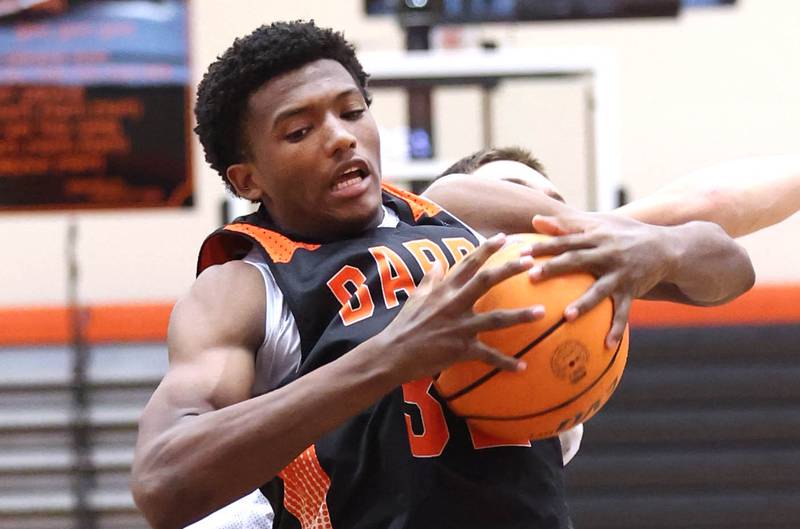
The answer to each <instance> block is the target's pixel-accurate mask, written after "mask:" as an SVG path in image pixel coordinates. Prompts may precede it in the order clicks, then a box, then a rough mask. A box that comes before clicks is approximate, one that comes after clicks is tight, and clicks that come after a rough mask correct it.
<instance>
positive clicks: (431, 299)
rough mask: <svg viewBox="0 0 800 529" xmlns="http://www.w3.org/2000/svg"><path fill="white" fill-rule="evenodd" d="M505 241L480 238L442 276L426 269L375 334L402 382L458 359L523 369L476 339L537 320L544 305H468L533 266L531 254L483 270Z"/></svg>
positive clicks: (518, 362) (502, 237) (438, 271)
mask: <svg viewBox="0 0 800 529" xmlns="http://www.w3.org/2000/svg"><path fill="white" fill-rule="evenodd" d="M504 243H505V235H503V234H499V235H496V236H494V237H492V238H491V239H489V240H488V241H486V242H484V243H483V244H482V245H481V246H479V247H478V248H477V249H476V250H475V251H474V252H472V253H471V254H470V255H468V256H467V257H465V258H464V260H463V261H461V262H460V263H458V264H457V265H455V266H454V267H453V269H452V270H451V271H450V273H448V274H447V275H445V274H444V272H443V271H442V268H441V267H440V266H438V265H437V266H435V267H434V268H433V269H431V270H430V271H429V272H428V273H427V274H426V275H425V278H424V279H423V280H422V282H421V283H420V285H419V286H418V287H417V289H416V290H415V291H414V293H413V294H412V295H411V296H410V298H409V299H408V301H406V303H405V304H404V305H403V308H402V309H401V310H400V312H399V314H398V315H397V317H396V318H395V319H394V320H393V321H392V323H391V324H389V325H388V326H387V327H386V329H385V330H384V331H383V332H382V333H381V334H380V335H379V336H381V337H382V338H383V339H385V340H387V342H388V344H390V347H389V348H388V350H391V351H392V359H393V361H394V362H395V365H394V369H395V370H396V373H398V374H399V376H400V377H401V378H402V379H403V381H408V380H415V379H417V378H420V377H423V376H426V375H433V374H435V373H438V372H440V371H441V370H442V369H444V368H446V367H448V366H449V365H450V364H452V363H454V362H457V361H462V360H479V361H482V362H486V363H487V364H490V365H492V366H494V367H497V368H499V369H503V370H511V371H514V370H517V371H519V370H522V369H525V362H523V361H521V360H518V359H516V358H513V357H510V356H507V355H505V354H503V353H501V352H499V351H496V350H495V349H492V348H490V347H488V346H486V345H485V344H483V343H482V342H480V341H479V340H478V339H477V334H478V333H479V332H483V331H489V330H495V329H500V328H504V327H510V326H512V325H518V324H520V323H527V322H531V321H535V320H538V319H541V318H542V317H543V316H544V307H542V306H541V305H536V306H533V307H530V308H524V309H509V310H495V311H490V312H486V313H481V314H476V313H475V312H473V305H474V304H475V302H476V301H477V300H478V298H480V297H481V296H482V295H483V294H485V293H486V292H487V291H488V290H489V289H490V288H492V287H493V286H495V285H497V284H498V283H500V282H501V281H503V280H505V279H508V278H509V277H512V276H514V275H516V274H519V273H522V272H524V271H526V270H528V269H530V268H531V266H533V263H534V261H533V259H532V258H531V257H530V256H521V257H520V259H517V260H512V261H509V262H507V263H505V264H502V265H499V266H496V267H485V268H482V266H483V264H484V263H485V262H486V260H487V259H488V258H489V257H490V256H491V255H492V254H494V253H495V252H497V250H499V249H500V248H501V247H502V246H503V244H504Z"/></svg>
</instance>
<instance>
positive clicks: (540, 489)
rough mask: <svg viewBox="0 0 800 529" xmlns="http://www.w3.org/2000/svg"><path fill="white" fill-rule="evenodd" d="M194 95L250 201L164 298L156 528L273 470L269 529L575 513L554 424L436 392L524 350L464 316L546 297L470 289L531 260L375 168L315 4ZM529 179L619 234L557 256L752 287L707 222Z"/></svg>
mask: <svg viewBox="0 0 800 529" xmlns="http://www.w3.org/2000/svg"><path fill="white" fill-rule="evenodd" d="M196 114H197V119H198V127H197V131H198V134H199V136H200V139H201V142H202V144H203V146H204V149H205V153H206V159H207V160H208V162H209V163H210V164H211V166H212V167H213V168H214V169H216V170H217V171H218V172H219V173H220V174H221V175H222V177H223V179H224V180H225V181H226V183H227V184H228V185H229V186H231V187H232V189H233V190H234V191H235V192H236V193H237V194H238V195H239V196H242V197H244V198H248V199H250V200H253V201H257V202H260V203H261V207H260V209H259V211H258V212H257V213H255V214H253V215H251V216H248V217H247V218H245V219H242V220H241V221H240V222H237V223H235V224H233V225H231V226H228V227H226V228H225V229H223V230H219V231H217V232H215V233H214V234H212V235H211V236H210V237H209V238H208V239H207V240H206V241H205V243H204V244H203V247H202V249H201V252H200V259H199V267H198V268H199V271H200V274H199V276H198V278H197V281H196V282H195V284H194V285H193V287H192V289H191V291H190V292H189V294H188V295H186V296H185V297H184V298H182V299H181V300H180V301H179V302H178V304H177V305H176V307H175V309H174V311H173V314H172V317H171V320H170V328H169V337H168V342H169V354H170V368H169V370H168V372H167V374H166V375H165V377H164V379H163V381H162V382H161V384H160V385H159V387H158V389H157V390H156V392H155V393H154V395H153V397H152V398H151V400H150V402H149V403H148V405H147V407H146V409H145V411H144V413H143V416H142V419H141V423H140V429H139V440H138V443H137V451H136V457H135V461H134V468H133V484H132V488H133V492H134V497H135V499H136V502H137V505H138V506H139V507H140V508H141V510H142V512H143V513H144V514H145V516H146V517H147V519H148V521H149V522H150V523H151V524H152V526H153V527H155V528H158V529H161V528H177V527H183V526H185V525H187V524H189V523H191V522H193V521H195V520H198V519H200V518H201V517H203V516H205V515H207V514H208V513H210V512H213V511H215V510H217V509H219V508H220V507H222V506H223V505H226V504H228V503H230V502H232V501H233V500H235V499H236V498H239V497H241V496H243V495H244V494H246V493H248V492H250V491H252V490H254V489H255V488H256V487H259V486H261V485H262V484H265V483H266V484H267V485H266V486H264V487H263V489H262V490H264V491H265V492H266V493H267V495H268V497H269V499H270V503H271V504H272V505H273V507H274V508H275V518H274V524H275V526H276V527H279V528H286V527H292V528H295V527H302V528H307V527H335V528H344V527H346V528H361V527H393V528H394V527H397V528H400V527H409V528H411V527H413V528H423V529H424V528H427V527H436V528H440V527H461V528H465V529H469V528H472V527H481V528H483V527H494V528H503V527H520V526H526V527H537V528H567V527H570V522H569V517H568V513H567V508H566V502H565V499H564V490H563V482H562V453H561V448H560V446H559V441H558V439H557V438H554V439H549V440H545V441H538V442H535V443H532V444H531V443H527V442H524V441H523V440H516V442H513V443H509V442H500V441H498V440H490V439H486V438H484V437H482V436H481V435H480V433H479V432H474V431H470V430H469V428H468V427H467V425H466V424H465V423H464V421H462V420H460V419H458V418H457V417H454V416H452V414H450V413H449V412H448V410H447V408H446V407H443V406H442V405H441V404H440V403H439V402H438V401H437V400H436V397H435V395H434V394H432V393H431V385H432V378H431V377H432V376H433V375H435V374H436V373H438V372H439V371H441V370H442V369H443V368H444V367H446V366H448V365H450V364H452V363H454V362H457V361H462V360H479V361H483V362H487V363H488V364H490V365H492V366H494V367H496V368H498V369H504V370H522V369H525V368H526V366H525V364H524V362H521V361H519V360H516V359H514V358H510V357H506V356H504V355H502V354H500V353H498V352H497V351H494V350H491V349H489V348H487V347H486V346H483V345H482V344H481V343H480V342H479V341H478V340H477V339H476V334H477V332H480V331H482V330H488V329H496V328H502V327H508V326H511V325H515V324H518V323H520V322H526V321H532V320H534V319H537V318H540V317H541V316H542V314H543V307H540V306H532V307H530V308H526V309H519V310H513V311H496V312H493V313H489V314H484V315H475V314H473V313H472V310H471V308H472V305H473V303H474V301H475V300H476V299H477V298H478V297H480V296H481V295H482V294H483V293H484V292H485V291H486V290H487V289H488V288H491V286H492V285H494V284H497V283H498V282H499V281H502V280H503V279H504V278H506V277H509V276H511V275H514V274H517V273H520V272H523V271H525V270H530V269H532V266H533V261H532V259H530V258H529V257H525V256H521V257H520V259H519V260H518V261H516V262H511V263H508V264H507V265H503V266H500V267H497V268H492V269H486V270H480V266H481V265H482V263H484V262H485V261H486V259H487V258H488V257H489V256H490V255H491V254H492V253H494V252H495V251H497V250H498V249H499V248H500V247H502V245H503V243H504V240H505V237H504V235H502V234H499V235H496V236H494V237H492V238H490V239H489V240H487V241H486V242H484V243H482V244H481V243H480V240H479V237H478V236H477V234H476V233H475V232H473V231H472V230H470V229H469V228H468V227H467V226H466V225H465V224H464V223H463V222H462V220H463V221H464V222H467V223H469V222H473V221H475V220H478V219H477V217H475V216H474V214H473V212H471V211H470V210H468V209H466V208H465V209H464V210H463V211H462V210H461V209H460V208H459V203H458V201H457V200H454V201H453V203H452V204H451V203H447V202H446V201H445V203H442V204H436V203H434V202H431V201H429V200H426V199H422V198H420V197H416V196H414V195H411V194H408V193H405V192H402V191H400V190H397V189H394V188H392V187H390V186H385V185H384V186H382V185H381V182H380V160H379V138H378V133H377V126H376V125H375V122H374V121H373V119H372V116H371V114H370V113H369V95H368V93H367V91H366V75H365V74H364V72H363V70H362V69H361V66H360V64H359V63H358V61H357V60H356V58H355V55H354V53H353V50H352V47H350V46H349V45H348V44H347V43H346V42H345V41H344V40H343V38H342V37H341V35H340V34H337V33H334V32H332V31H330V30H323V29H319V28H317V27H316V26H314V25H313V24H311V23H304V22H294V23H276V24H273V25H271V26H264V27H261V28H259V29H258V30H256V31H255V32H253V33H252V34H250V35H248V36H247V37H244V38H241V39H237V41H236V42H235V43H234V44H233V46H232V47H231V48H230V49H229V50H228V51H227V52H226V53H225V54H223V55H222V56H221V57H220V58H219V59H218V60H217V61H216V62H215V63H214V64H212V65H211V66H210V68H209V71H208V73H207V74H206V76H205V77H204V79H203V81H202V82H201V85H200V87H199V90H198V103H197V108H196ZM509 185H510V184H509ZM517 187H521V186H517ZM539 198H541V202H542V204H541V208H538V209H537V211H540V212H543V213H558V215H559V216H558V217H555V218H554V219H553V220H551V222H553V223H558V222H569V223H570V228H572V229H581V230H583V231H584V232H586V233H589V234H590V235H591V234H595V235H597V234H600V235H603V234H610V231H612V230H613V231H614V232H615V235H614V236H613V237H611V236H610V235H608V236H600V237H596V238H595V239H592V240H591V241H588V240H587V244H589V245H590V246H589V247H588V250H589V251H588V252H586V251H569V252H566V253H565V254H563V255H564V256H565V257H569V256H570V255H573V256H575V258H576V259H578V260H580V261H581V267H582V268H584V269H586V270H590V271H593V272H595V273H596V275H597V276H598V283H600V284H601V285H603V288H609V286H610V287H612V288H611V290H610V291H609V294H610V295H613V296H621V297H623V298H625V297H630V296H645V295H647V296H655V297H659V298H663V299H678V300H684V301H687V302H692V303H699V304H713V303H720V302H724V301H726V300H729V299H732V298H733V297H735V296H737V295H739V294H741V293H742V292H744V291H746V290H747V289H748V288H749V287H750V286H751V285H752V282H753V271H752V266H751V264H750V262H749V259H748V257H747V255H746V253H744V251H743V250H742V249H741V248H740V247H738V245H736V244H735V243H734V242H733V241H732V240H731V239H730V238H729V237H727V236H726V235H725V234H724V233H723V232H722V231H721V230H720V229H718V228H715V227H714V226H713V225H711V224H710V223H692V224H687V225H680V226H676V227H673V228H663V227H656V226H650V225H646V224H643V223H639V222H636V221H632V220H626V219H621V218H616V217H613V218H610V217H609V216H602V215H590V214H581V215H578V214H577V213H575V214H572V213H571V210H569V209H567V210H563V212H562V210H561V209H558V208H560V207H561V206H558V207H554V206H553V205H552V203H555V204H559V203H558V202H556V201H553V200H552V199H549V198H547V197H544V196H543V195H542V194H537V197H536V198H535V199H532V200H538V199H539ZM531 203H532V202H531ZM452 206H455V208H453V207H452ZM564 207H566V206H564ZM448 210H452V211H448ZM562 213H563V214H562ZM526 214H527V213H526ZM464 215H466V216H464ZM570 215H572V216H570ZM457 217H459V218H461V219H462V220H459V218H457ZM528 219H530V215H529V214H528ZM557 239H563V238H560V237H559V238H557ZM567 239H568V238H567ZM445 271H449V273H448V274H447V275H446V276H445V275H444V272H445ZM590 306H591V300H584V301H583V302H581V303H580V304H578V305H577V306H575V307H573V310H572V311H570V313H569V314H567V316H568V317H569V318H575V317H578V316H579V315H580V313H581V311H583V310H587V309H588V308H589V307H590ZM509 444H511V445H512V446H509ZM478 447H480V448H478Z"/></svg>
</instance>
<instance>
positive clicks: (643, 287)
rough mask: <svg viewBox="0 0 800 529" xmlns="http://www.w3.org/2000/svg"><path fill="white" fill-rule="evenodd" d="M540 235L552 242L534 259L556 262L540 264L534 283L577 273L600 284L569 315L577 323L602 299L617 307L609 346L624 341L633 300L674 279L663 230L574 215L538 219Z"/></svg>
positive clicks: (533, 250) (539, 249)
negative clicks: (667, 278)
mask: <svg viewBox="0 0 800 529" xmlns="http://www.w3.org/2000/svg"><path fill="white" fill-rule="evenodd" d="M533 228H534V230H535V231H537V232H539V233H542V234H545V235H551V236H552V238H551V239H548V240H546V241H543V242H540V243H536V244H534V245H533V246H532V247H531V254H532V255H533V256H534V257H540V256H545V255H550V256H553V257H552V258H551V259H549V260H547V261H543V262H537V263H536V265H535V266H534V267H533V268H531V270H530V271H529V275H530V277H531V279H532V280H533V281H540V280H543V279H546V278H549V277H553V276H556V275H560V274H567V273H572V272H588V273H591V274H593V275H594V276H595V277H596V278H597V280H596V281H595V282H594V284H592V286H591V287H590V288H589V289H588V290H587V291H586V292H585V293H584V294H583V295H582V296H581V297H580V298H579V299H577V300H575V301H574V302H572V303H570V304H569V305H568V306H567V307H566V308H565V310H564V317H565V318H566V319H567V320H568V321H572V320H574V319H575V318H577V317H579V316H580V315H581V314H584V313H586V312H588V311H589V310H590V309H591V308H592V307H594V306H595V305H597V304H598V303H600V302H601V301H602V300H603V299H605V298H607V297H610V298H611V300H612V302H613V304H614V319H613V322H612V324H611V329H610V331H609V333H608V335H607V336H606V346H607V347H610V348H612V347H615V346H616V344H617V343H618V342H619V341H620V340H621V339H622V335H623V332H624V330H625V325H626V324H627V321H628V316H629V314H630V308H631V302H632V300H633V299H634V298H639V297H642V296H644V295H645V294H646V293H647V292H649V291H650V290H652V289H653V288H654V287H655V286H656V285H657V284H658V283H659V282H661V281H662V280H663V279H664V278H665V277H667V276H668V274H669V267H670V266H671V263H672V260H671V258H670V256H669V248H668V247H667V246H666V244H665V242H664V239H663V237H662V231H663V229H664V228H662V227H658V226H653V225H650V224H644V223H641V222H638V221H634V220H631V219H627V218H623V217H619V216H614V215H608V214H602V213H586V212H573V213H569V214H565V215H560V216H558V217H550V216H540V215H537V216H535V217H534V218H533Z"/></svg>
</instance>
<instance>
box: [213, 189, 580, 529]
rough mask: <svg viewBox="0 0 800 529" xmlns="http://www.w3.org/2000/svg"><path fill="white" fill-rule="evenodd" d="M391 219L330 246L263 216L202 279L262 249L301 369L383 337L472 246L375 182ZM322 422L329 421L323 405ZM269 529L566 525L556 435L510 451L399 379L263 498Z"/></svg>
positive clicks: (232, 229) (417, 204)
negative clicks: (415, 295) (423, 288)
mask: <svg viewBox="0 0 800 529" xmlns="http://www.w3.org/2000/svg"><path fill="white" fill-rule="evenodd" d="M383 203H384V205H385V206H386V207H389V208H391V209H393V210H394V211H395V212H396V213H397V215H398V217H399V219H400V221H399V224H398V225H397V227H393V228H387V227H377V228H374V229H371V230H368V231H366V232H364V233H362V234H361V235H359V236H358V237H355V238H350V239H344V240H339V241H335V242H326V243H314V242H309V241H295V240H292V239H290V238H289V237H287V236H286V235H284V234H281V233H280V232H279V231H278V230H277V228H276V227H275V225H274V223H272V222H271V221H270V219H269V218H268V216H267V215H266V213H265V212H264V211H262V210H260V211H259V212H257V213H255V214H253V215H249V216H247V217H243V218H240V219H237V220H236V221H234V222H233V223H232V224H231V225H228V226H226V227H225V228H222V229H220V230H218V231H216V232H215V233H213V234H212V235H211V236H210V237H209V238H208V239H206V241H205V243H204V244H203V247H202V249H201V252H200V259H199V264H198V270H199V271H202V270H203V269H205V268H206V267H208V266H210V265H213V264H219V263H222V262H225V261H228V260H231V259H236V258H241V257H243V256H244V255H245V254H247V252H248V251H249V250H250V249H251V248H252V247H253V245H254V244H255V246H256V247H257V248H261V249H262V250H263V252H264V254H265V256H266V259H267V262H268V263H269V266H270V268H271V271H272V273H273V274H274V276H275V280H276V282H277V283H278V285H279V286H280V288H281V290H282V292H283V294H284V296H285V299H286V302H287V304H288V306H289V308H290V310H291V312H292V314H293V315H294V318H295V321H296V322H297V326H298V329H299V332H300V338H301V364H300V369H299V373H297V375H294V376H292V377H290V379H289V380H286V381H284V382H285V383H289V382H291V381H292V380H294V379H295V378H297V377H300V376H303V375H304V374H305V373H308V372H310V371H312V370H314V369H316V368H317V367H320V366H322V365H325V364H327V363H328V362H332V361H334V360H336V359H337V358H339V357H340V356H342V355H343V354H346V353H347V352H348V351H349V350H351V349H353V348H354V347H356V346H357V345H359V344H360V343H362V342H364V341H365V340H367V339H369V338H371V337H372V336H374V335H375V334H377V333H379V332H380V331H381V330H383V329H384V328H385V327H386V326H387V324H388V323H389V322H390V321H391V320H392V319H393V318H394V317H395V316H396V315H397V313H398V312H399V310H400V307H401V306H402V304H403V302H404V301H405V300H406V299H407V298H408V295H409V294H410V293H411V292H412V291H413V289H414V288H415V286H416V285H417V284H419V282H420V280H421V279H422V277H423V275H424V272H425V271H427V270H429V269H430V268H431V266H432V265H433V263H434V262H436V261H441V262H442V264H443V265H444V267H445V268H447V267H449V266H453V265H454V264H455V263H456V262H457V261H459V260H460V259H462V258H463V257H464V256H465V255H467V254H468V253H469V252H470V251H472V250H473V249H474V248H475V247H476V246H477V244H478V241H477V239H476V237H475V236H474V235H473V234H472V232H471V231H470V230H468V229H467V228H466V227H465V226H464V225H463V224H461V223H460V222H458V220H457V219H455V218H453V217H452V216H450V215H448V214H447V213H446V212H445V211H443V210H441V208H439V207H438V206H436V205H435V204H433V203H431V202H428V201H427V200H425V199H422V198H421V197H417V196H415V195H412V194H411V193H407V192H405V191H402V190H399V189H396V188H393V187H391V186H388V185H386V184H384V186H383ZM320 413H325V410H324V409H321V410H320ZM262 490H263V492H264V493H265V494H266V495H267V497H268V498H269V500H270V503H271V504H272V506H273V508H274V510H275V520H274V527H275V528H276V529H300V528H302V529H309V528H312V527H313V528H333V529H362V528H363V529H366V528H370V529H372V528H375V529H377V528H381V529H384V528H391V529H401V528H404V529H427V528H430V529H445V528H458V529H473V528H474V529H487V528H529V529H566V528H568V527H570V523H569V518H568V515H567V508H566V504H565V498H564V485H563V477H562V456H561V447H560V444H559V441H558V439H557V438H554V439H547V440H543V441H535V442H528V441H525V440H523V441H521V442H518V443H513V442H508V441H500V440H498V439H492V438H489V437H487V436H486V435H484V434H481V433H480V432H478V431H472V430H471V429H470V428H469V427H468V425H467V424H466V423H465V421H464V420H462V419H460V418H459V417H456V416H454V415H453V414H452V413H451V412H450V411H449V410H448V409H447V407H446V405H445V404H444V403H443V402H442V401H440V400H439V399H438V396H437V395H436V393H435V390H434V388H433V386H432V379H431V378H427V379H424V380H417V381H413V382H409V383H406V384H403V386H402V387H398V388H396V389H395V390H393V391H392V392H390V393H389V394H387V395H386V396H385V397H383V398H382V399H380V400H379V401H377V402H375V403H374V404H373V405H372V406H370V407H369V408H367V409H366V410H364V411H363V412H362V413H360V414H358V415H356V416H355V417H352V418H351V419H350V420H348V421H346V422H345V423H344V424H342V425H341V426H340V427H339V428H337V429H335V430H334V431H332V432H331V433H329V434H327V435H325V436H323V437H322V438H320V439H319V440H318V441H317V442H316V443H314V445H312V446H310V447H309V448H308V449H307V450H306V451H305V452H304V453H303V454H301V455H300V456H299V457H298V458H297V459H296V460H295V461H294V462H292V463H291V464H289V465H288V466H287V467H286V468H285V469H284V470H283V471H281V473H280V474H279V476H278V477H276V478H275V479H274V480H272V481H271V482H270V483H268V484H267V485H265V486H264V488H263V489H262Z"/></svg>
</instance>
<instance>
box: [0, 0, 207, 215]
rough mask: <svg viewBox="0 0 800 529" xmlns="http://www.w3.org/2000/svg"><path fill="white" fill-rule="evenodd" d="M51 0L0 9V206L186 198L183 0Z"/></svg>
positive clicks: (154, 203)
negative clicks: (29, 6)
mask: <svg viewBox="0 0 800 529" xmlns="http://www.w3.org/2000/svg"><path fill="white" fill-rule="evenodd" d="M31 3H33V4H35V3H36V2H28V4H31ZM43 3H45V4H47V3H51V4H52V2H43ZM55 4H56V6H55V7H53V6H52V5H51V6H50V7H51V8H50V9H39V10H37V9H33V10H31V9H20V10H19V11H16V12H11V13H8V12H6V13H2V12H0V210H5V211H8V210H23V209H24V210H31V209H85V208H129V207H188V206H192V204H193V186H192V177H191V168H190V161H189V141H188V134H189V127H190V125H189V116H188V108H189V102H188V89H187V87H188V79H189V75H188V65H187V62H188V61H187V47H188V43H187V30H186V25H187V21H186V5H185V1H179V0H160V1H145V0H135V1H126V2H120V1H103V0H99V1H86V2H81V1H69V2H68V1H59V2H55Z"/></svg>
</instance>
